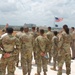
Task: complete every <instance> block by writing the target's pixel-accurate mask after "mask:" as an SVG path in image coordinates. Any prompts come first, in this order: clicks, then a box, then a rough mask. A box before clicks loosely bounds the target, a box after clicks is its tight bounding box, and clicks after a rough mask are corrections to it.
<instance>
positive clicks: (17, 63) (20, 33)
mask: <svg viewBox="0 0 75 75" xmlns="http://www.w3.org/2000/svg"><path fill="white" fill-rule="evenodd" d="M23 30H24V28H23V27H21V28H20V31H19V32H17V33H16V37H17V38H18V39H20V37H21V35H22V33H23ZM20 52H21V50H20V51H19V52H18V55H17V56H16V66H17V67H18V65H19V54H21V53H20Z"/></svg>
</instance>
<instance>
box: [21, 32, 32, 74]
mask: <svg viewBox="0 0 75 75" xmlns="http://www.w3.org/2000/svg"><path fill="white" fill-rule="evenodd" d="M20 40H21V46H22V51H21V58H22V59H21V63H22V70H23V75H26V74H27V73H28V75H30V73H31V63H32V51H33V44H32V43H33V39H32V35H31V34H30V33H23V34H22V36H21V38H20Z"/></svg>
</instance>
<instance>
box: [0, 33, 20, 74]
mask: <svg viewBox="0 0 75 75" xmlns="http://www.w3.org/2000/svg"><path fill="white" fill-rule="evenodd" d="M19 43H20V41H19V40H18V39H17V38H16V37H14V36H12V35H9V34H7V35H6V36H4V37H3V38H2V39H1V40H0V46H1V48H2V51H3V52H2V57H1V63H0V64H1V65H0V70H1V73H0V75H5V71H6V67H7V71H8V75H14V71H15V56H16V55H17V53H18V50H19V49H20V45H19ZM14 46H16V48H14ZM6 53H8V54H10V55H11V56H10V57H8V58H4V55H5V54H6Z"/></svg>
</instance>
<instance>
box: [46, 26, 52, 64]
mask: <svg viewBox="0 0 75 75" xmlns="http://www.w3.org/2000/svg"><path fill="white" fill-rule="evenodd" d="M46 35H47V38H48V39H49V50H48V53H49V63H50V62H51V57H52V50H51V48H52V37H53V32H52V31H51V27H48V32H47V33H46Z"/></svg>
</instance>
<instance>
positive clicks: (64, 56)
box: [0, 25, 75, 75]
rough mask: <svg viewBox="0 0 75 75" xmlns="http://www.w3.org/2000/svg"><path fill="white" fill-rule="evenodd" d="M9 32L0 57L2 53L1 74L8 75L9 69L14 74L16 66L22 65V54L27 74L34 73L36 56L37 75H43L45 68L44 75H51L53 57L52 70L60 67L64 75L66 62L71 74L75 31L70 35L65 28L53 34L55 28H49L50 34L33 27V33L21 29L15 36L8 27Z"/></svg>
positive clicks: (1, 40) (3, 38) (0, 41)
mask: <svg viewBox="0 0 75 75" xmlns="http://www.w3.org/2000/svg"><path fill="white" fill-rule="evenodd" d="M72 29H73V27H72ZM72 29H71V30H72ZM5 31H6V33H5V34H6V35H4V36H1V38H0V54H2V57H1V59H0V75H5V74H6V68H7V71H8V72H7V73H8V75H14V73H15V66H17V67H18V66H19V54H21V67H22V72H23V75H30V74H31V69H32V68H31V67H32V59H33V57H34V59H35V64H36V65H37V73H36V74H35V75H41V67H42V68H43V75H47V71H48V69H47V64H48V63H51V58H52V57H53V67H52V68H51V70H56V67H58V72H57V75H62V67H63V64H64V62H65V63H66V74H67V75H70V72H71V50H70V48H72V51H73V53H72V55H73V56H72V59H74V58H75V56H74V55H75V54H74V52H75V48H74V47H75V46H74V45H75V31H73V32H71V33H70V31H69V28H68V26H67V25H63V28H62V30H61V31H59V32H57V31H51V27H48V31H47V32H45V30H44V29H39V28H37V29H36V28H35V27H32V31H29V28H28V27H27V26H24V27H21V28H20V31H19V32H17V33H16V35H15V36H13V35H12V33H13V28H12V27H7V28H6V30H5ZM56 65H57V66H56Z"/></svg>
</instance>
